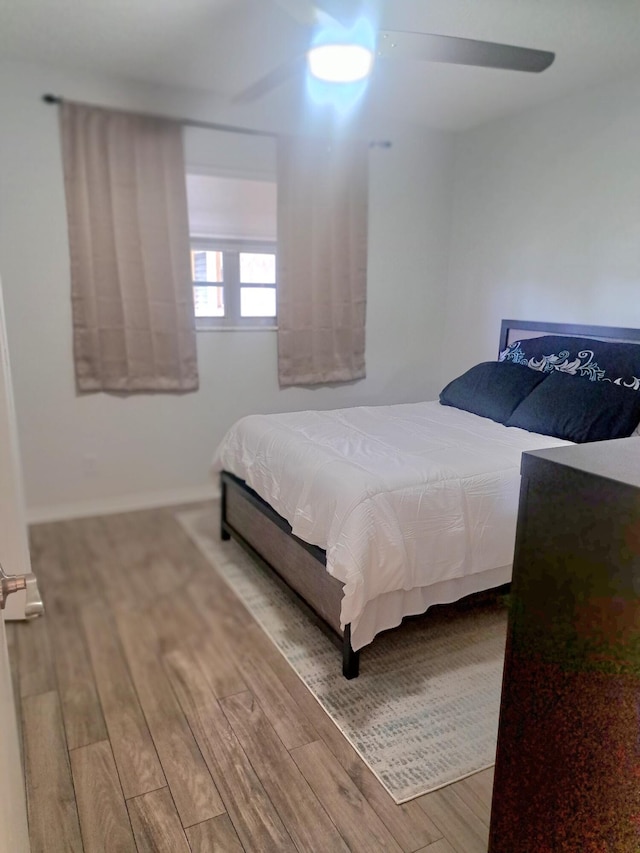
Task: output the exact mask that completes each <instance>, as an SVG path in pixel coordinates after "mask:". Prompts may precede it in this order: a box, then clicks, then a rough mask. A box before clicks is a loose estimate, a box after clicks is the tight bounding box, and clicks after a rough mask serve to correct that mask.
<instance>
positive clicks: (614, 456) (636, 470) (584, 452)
mask: <svg viewBox="0 0 640 853" xmlns="http://www.w3.org/2000/svg"><path fill="white" fill-rule="evenodd" d="M535 459H545V460H547V461H549V462H553V463H554V464H556V465H561V466H564V467H567V468H574V469H576V470H578V471H583V472H585V473H587V474H593V475H594V476H596V477H604V478H606V479H608V480H616V481H617V482H620V483H626V484H627V485H629V486H635V487H637V488H640V436H632V437H631V438H618V439H615V440H613V441H594V442H590V443H588V444H572V445H568V446H564V447H549V448H547V449H546V450H532V451H527V452H525V453H523V454H522V473H523V474H524V473H526V472H527V471H528V470H529V466H530V465H531V462H530V461H529V460H532V461H533V460H535Z"/></svg>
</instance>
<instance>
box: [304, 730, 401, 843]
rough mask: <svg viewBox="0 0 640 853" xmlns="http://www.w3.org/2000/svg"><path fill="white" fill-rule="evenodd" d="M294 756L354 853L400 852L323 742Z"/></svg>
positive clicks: (314, 744) (310, 746) (308, 746)
mask: <svg viewBox="0 0 640 853" xmlns="http://www.w3.org/2000/svg"><path fill="white" fill-rule="evenodd" d="M291 755H292V756H293V759H294V761H295V762H296V764H297V765H298V767H299V768H300V770H301V772H302V774H303V776H304V777H305V779H306V780H307V782H308V783H309V785H310V786H311V788H312V790H313V791H314V793H315V795H316V796H317V797H318V799H319V800H320V802H321V803H322V804H323V806H324V807H325V809H326V810H327V812H328V813H329V814H330V815H331V818H332V820H333V822H334V823H335V825H336V826H337V828H338V830H339V832H340V834H341V835H342V836H343V838H344V839H345V840H346V842H347V844H348V846H349V850H350V851H352V853H376V852H377V851H383V850H384V851H393V853H399V851H400V847H399V846H398V844H397V843H396V841H395V840H394V838H393V836H392V835H391V833H390V832H389V830H388V829H387V828H386V826H385V825H384V823H383V822H382V821H381V820H380V818H379V817H378V815H377V814H376V813H375V812H374V810H373V809H372V808H371V806H370V805H369V803H368V802H367V801H366V800H365V798H364V797H363V796H362V794H361V793H360V791H359V790H358V789H357V788H356V786H355V785H354V784H353V782H352V781H351V779H350V778H349V776H348V774H347V773H346V772H345V770H344V768H343V767H341V765H340V764H339V763H338V762H337V761H336V759H335V757H334V756H333V755H332V754H331V752H330V751H329V750H328V749H327V747H326V746H325V744H324V743H323V742H322V741H316V742H315V743H310V744H307V745H306V746H301V747H298V749H294V750H292V752H291Z"/></svg>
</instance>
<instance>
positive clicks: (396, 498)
mask: <svg viewBox="0 0 640 853" xmlns="http://www.w3.org/2000/svg"><path fill="white" fill-rule="evenodd" d="M562 444H569V442H566V441H562V440H560V439H555V438H550V437H549V436H542V435H538V434H536V433H530V432H526V431H524V430H520V429H516V428H513V427H511V428H507V427H505V426H502V425H501V424H497V423H494V421H491V420H488V419H487V418H480V417H478V416H476V415H472V414H469V413H468V412H463V411H460V410H459V409H453V408H450V407H447V406H441V405H440V403H438V402H428V403H414V404H405V405H396V406H379V407H362V408H351V409H339V410H335V411H327V412H317V411H309V412H295V413H289V414H277V415H250V416H249V417H246V418H243V419H242V420H240V421H238V422H237V423H236V424H235V425H234V426H233V427H232V428H231V429H230V430H229V432H228V433H227V435H226V436H225V438H224V440H223V441H222V443H221V444H220V446H219V447H218V449H217V451H216V453H215V456H214V462H213V468H214V471H215V472H217V471H220V470H222V469H224V470H227V471H230V472H231V473H232V474H235V475H236V476H237V477H240V478H241V479H243V480H245V481H246V482H247V484H248V485H249V486H250V487H251V488H252V489H254V490H255V491H256V492H257V493H258V494H259V495H260V496H261V497H262V498H263V499H264V500H266V501H267V502H268V503H269V504H271V506H272V507H273V508H274V509H275V510H276V511H277V512H278V513H279V514H280V515H282V516H283V517H284V518H286V519H287V521H288V522H289V523H290V524H291V527H292V529H293V533H294V534H295V535H296V536H299V537H300V538H301V539H304V540H305V541H306V542H309V543H311V544H313V545H318V546H319V547H320V548H323V549H325V550H326V552H327V571H328V572H330V574H332V575H334V576H335V577H336V578H338V579H339V580H341V581H342V582H343V583H344V599H343V602H342V612H341V621H342V625H343V626H344V625H346V624H348V623H351V637H352V643H353V646H354V648H359V647H360V646H362V645H364V644H365V643H367V642H370V640H371V639H372V635H373V633H375V632H377V631H379V630H382V628H385V627H391V625H390V624H381V623H380V617H377V618H378V622H379V624H376V625H375V626H373V627H372V626H371V624H370V620H368V623H367V625H366V626H365V625H364V624H363V626H362V629H361V630H359V623H360V620H361V618H362V616H363V614H364V612H365V610H366V608H367V606H368V605H370V604H371V603H374V602H375V599H377V598H379V597H382V598H384V597H385V596H387V597H388V596H389V595H390V594H392V593H396V596H397V595H400V596H401V597H402V595H403V593H402V592H400V591H405V593H404V595H406V594H408V593H409V591H416V590H418V589H419V588H425V587H430V586H431V585H437V584H440V585H442V583H443V582H447V581H452V580H453V579H457V578H463V577H464V576H468V575H473V574H477V573H482V572H486V571H487V570H490V569H495V568H497V567H504V566H510V565H511V563H512V560H513V546H514V538H515V526H516V515H517V508H518V492H519V483H520V457H521V454H522V452H523V451H524V450H534V449H540V448H542V447H551V446H555V445H562ZM445 586H446V584H445ZM463 594H464V593H463ZM389 600H390V599H389ZM449 600H451V599H450V598H449ZM413 612H418V611H417V610H414V611H413ZM401 615H408V614H406V613H405V614H401ZM400 618H401V616H400ZM388 621H389V617H384V616H383V617H382V622H383V623H384V622H388ZM398 621H399V618H398V617H397V616H396V617H392V622H393V624H397V622H398Z"/></svg>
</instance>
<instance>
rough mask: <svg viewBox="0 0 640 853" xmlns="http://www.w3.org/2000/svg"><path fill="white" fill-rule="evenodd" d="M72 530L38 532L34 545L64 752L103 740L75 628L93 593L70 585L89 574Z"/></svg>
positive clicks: (102, 727)
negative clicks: (40, 558) (42, 564)
mask: <svg viewBox="0 0 640 853" xmlns="http://www.w3.org/2000/svg"><path fill="white" fill-rule="evenodd" d="M75 529H76V528H73V527H71V526H70V525H69V526H67V527H65V528H64V534H63V533H62V529H61V530H58V529H57V528H55V529H53V530H51V529H49V530H48V529H47V527H46V526H44V528H43V529H42V530H41V531H40V537H41V539H40V545H41V548H43V549H44V550H43V552H41V553H43V554H46V556H47V561H46V562H47V568H46V570H45V575H44V577H43V579H42V581H41V582H40V585H41V587H42V594H43V598H44V601H45V607H46V610H45V619H47V620H48V626H49V637H50V640H51V649H52V652H53V659H54V666H55V672H56V676H57V684H58V693H59V695H60V704H61V707H62V718H63V720H64V728H65V733H66V736H67V744H68V746H69V749H76V748H77V747H80V746H86V745H87V744H90V743H96V742H98V741H101V740H104V739H105V738H106V737H107V730H106V726H105V723H104V717H103V715H102V708H101V706H100V701H99V699H98V692H97V689H96V685H95V680H94V677H93V669H92V668H91V663H90V661H89V653H88V650H87V647H86V643H85V640H84V635H83V633H82V630H81V627H80V622H79V608H80V604H81V602H82V601H83V600H85V601H86V597H87V595H88V594H91V593H93V592H95V590H96V587H95V585H94V584H91V585H89V584H85V585H82V584H79V583H76V579H77V578H80V577H82V576H83V575H85V574H93V566H92V564H91V562H90V561H89V560H88V559H87V557H86V553H85V551H84V549H81V548H80V546H79V545H78V542H81V541H82V540H81V537H80V536H79V535H78V536H77V537H74V533H73V531H74V530H75ZM58 533H59V534H60V535H58ZM76 538H77V540H78V541H77V542H76V541H75V539H76ZM65 543H66V544H65ZM74 559H75V560H77V561H78V564H77V565H73V563H72V561H73V560H74ZM37 571H38V567H37V566H36V572H37ZM87 589H88V590H89V593H87Z"/></svg>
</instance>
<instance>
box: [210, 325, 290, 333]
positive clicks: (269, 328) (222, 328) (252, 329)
mask: <svg viewBox="0 0 640 853" xmlns="http://www.w3.org/2000/svg"><path fill="white" fill-rule="evenodd" d="M277 331H278V327H277V326H196V332H277Z"/></svg>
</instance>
